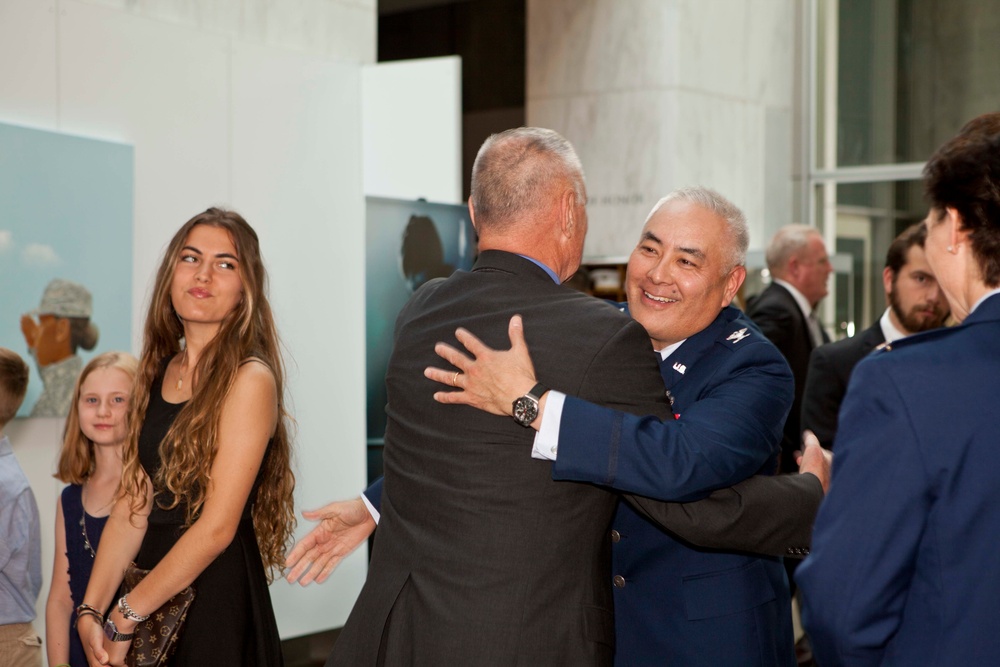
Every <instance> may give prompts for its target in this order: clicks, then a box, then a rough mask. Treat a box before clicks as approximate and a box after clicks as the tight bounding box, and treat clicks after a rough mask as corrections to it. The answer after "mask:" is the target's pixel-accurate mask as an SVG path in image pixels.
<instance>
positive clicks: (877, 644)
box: [795, 359, 946, 667]
mask: <svg viewBox="0 0 1000 667" xmlns="http://www.w3.org/2000/svg"><path fill="white" fill-rule="evenodd" d="M872 361H873V360H871V359H869V360H865V361H862V362H861V363H860V364H859V365H858V366H857V367H856V368H855V370H854V373H853V374H852V377H851V382H850V387H849V389H848V392H847V397H846V398H845V399H844V406H843V409H842V411H841V422H840V432H839V435H838V437H837V454H836V458H835V460H834V465H833V477H832V479H831V482H830V493H829V494H828V496H827V498H826V500H825V501H824V502H823V506H822V507H821V508H820V512H819V515H818V517H817V519H816V528H815V531H814V533H813V544H812V554H811V555H810V557H809V558H808V559H806V560H805V562H803V564H802V565H801V566H799V569H798V572H797V573H796V577H795V579H796V581H797V583H798V584H799V586H800V588H801V591H802V597H803V604H804V607H803V611H802V619H803V625H804V626H805V629H806V631H807V632H808V633H809V637H810V640H811V641H812V648H813V653H814V654H815V656H816V660H817V662H818V663H820V664H822V665H823V666H824V667H837V666H838V665H850V666H852V667H853V666H855V665H861V666H864V665H873V666H874V665H881V664H884V663H883V658H884V657H885V656H884V651H885V647H886V645H887V644H888V643H889V641H890V640H891V639H892V638H893V636H894V635H895V634H896V632H897V630H898V628H899V625H900V621H901V620H902V617H903V613H904V609H905V607H906V601H907V594H908V591H909V588H910V582H911V578H912V576H913V572H914V569H915V563H916V559H917V552H918V549H919V545H920V542H921V539H922V538H923V536H924V533H925V530H926V524H927V520H928V517H929V516H931V514H932V510H933V502H934V496H935V494H936V493H938V492H939V490H938V489H935V488H933V487H932V483H931V480H930V478H929V472H928V470H927V469H926V468H927V462H926V460H925V459H924V457H922V456H921V452H920V450H921V448H923V447H927V445H922V444H919V443H921V438H920V434H919V433H918V432H917V430H916V429H915V428H914V426H913V419H912V417H911V416H910V415H909V410H910V409H921V410H926V409H934V408H935V407H937V406H936V405H934V404H933V401H932V400H931V399H928V401H927V405H922V406H909V405H907V403H906V402H905V401H904V400H903V398H902V396H901V394H900V392H899V389H898V387H897V386H896V385H895V384H894V382H893V381H892V380H891V377H890V376H889V375H888V374H887V373H886V372H885V369H884V367H883V365H882V364H880V363H872ZM932 553H933V550H932ZM929 569H933V567H930V568H929ZM945 584H946V582H945Z"/></svg>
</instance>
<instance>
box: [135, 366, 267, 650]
mask: <svg viewBox="0 0 1000 667" xmlns="http://www.w3.org/2000/svg"><path fill="white" fill-rule="evenodd" d="M162 385H163V375H162V373H161V375H160V376H159V377H158V378H157V379H156V380H154V381H153V387H152V389H151V391H150V396H149V408H148V409H147V410H146V418H145V420H144V421H143V424H142V431H141V432H140V434H139V460H140V462H141V463H142V467H143V469H144V470H145V471H146V474H147V475H149V478H150V479H155V477H156V471H157V470H158V469H159V467H160V463H161V462H160V453H159V447H160V442H161V441H162V440H163V438H164V436H165V435H166V434H167V430H168V429H169V428H170V425H171V424H173V422H174V419H176V418H177V415H178V414H179V413H180V411H181V409H182V408H183V407H184V403H168V402H166V401H165V400H163V395H162ZM259 484H260V477H259V476H258V478H257V481H256V482H255V484H254V488H253V491H251V493H250V498H249V499H248V500H247V504H246V507H244V509H243V516H242V518H241V519H240V524H239V528H238V529H237V531H236V537H235V538H233V541H232V543H230V545H229V546H228V547H226V549H225V551H223V552H222V553H221V554H219V556H218V557H217V558H216V559H215V560H214V561H213V562H212V563H211V564H210V565H209V566H208V567H207V568H205V571H204V572H202V573H201V575H199V576H198V578H197V579H195V581H194V584H192V585H193V587H194V589H195V600H194V603H193V604H192V605H191V609H190V611H189V612H188V616H187V622H186V625H185V626H184V629H183V630H182V632H181V637H180V639H179V640H178V642H177V652H176V653H175V654H174V656H173V659H172V660H171V665H174V666H176V667H229V666H230V665H232V666H233V667H237V666H238V667H275V666H278V667H280V666H281V665H283V664H284V662H283V659H282V655H281V640H280V638H279V636H278V626H277V623H276V622H275V620H274V609H273V608H272V607H271V596H270V593H269V592H268V588H267V578H266V576H265V573H264V565H263V563H262V561H261V558H260V549H259V548H258V546H257V538H256V535H255V534H254V529H253V521H252V520H251V518H250V508H251V506H252V505H253V501H254V499H255V498H256V497H257V488H258V486H259ZM156 492H157V496H156V499H160V498H162V497H163V496H162V495H160V494H161V491H160V490H158V489H157V490H156ZM164 493H165V492H164ZM156 499H154V502H153V507H152V511H151V512H150V515H149V523H148V527H147V529H146V535H145V537H144V538H143V541H142V546H141V547H140V549H139V555H138V556H137V557H136V565H138V566H139V567H140V568H143V569H147V570H151V569H153V567H155V566H156V564H157V563H159V562H160V560H161V559H162V558H163V557H164V556H165V555H166V554H167V552H168V551H170V549H171V547H173V546H174V544H176V542H177V540H178V539H179V538H180V536H181V535H182V534H183V533H184V511H185V505H184V503H183V502H181V504H180V505H178V506H177V507H176V508H174V509H172V510H165V509H162V508H161V507H159V505H158V504H157V502H156ZM165 504H166V503H165Z"/></svg>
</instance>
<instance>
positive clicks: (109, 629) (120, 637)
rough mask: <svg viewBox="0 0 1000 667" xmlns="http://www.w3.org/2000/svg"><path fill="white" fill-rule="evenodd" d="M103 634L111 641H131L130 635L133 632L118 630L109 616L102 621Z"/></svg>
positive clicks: (133, 634)
mask: <svg viewBox="0 0 1000 667" xmlns="http://www.w3.org/2000/svg"><path fill="white" fill-rule="evenodd" d="M104 636H105V637H107V638H108V639H110V640H111V641H113V642H129V641H132V637H134V636H135V633H134V632H129V633H128V634H126V633H124V632H118V628H116V627H115V622H114V621H112V620H111V619H110V618H109V619H108V620H106V621H104Z"/></svg>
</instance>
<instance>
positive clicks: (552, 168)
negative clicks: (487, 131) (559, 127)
mask: <svg viewBox="0 0 1000 667" xmlns="http://www.w3.org/2000/svg"><path fill="white" fill-rule="evenodd" d="M563 180H565V181H568V182H569V183H570V184H571V185H572V187H573V190H574V193H575V195H576V201H577V203H578V204H581V205H582V204H585V203H586V186H585V183H584V178H583V166H582V165H581V164H580V158H579V157H577V155H576V151H575V150H573V146H572V144H570V143H569V141H567V140H566V139H565V138H564V137H563V136H562V135H560V134H559V133H558V132H555V131H553V130H547V129H545V128H540V127H519V128H517V129H513V130H507V131H505V132H501V133H499V134H494V135H492V136H490V137H489V138H488V139H487V140H486V141H485V142H483V145H482V146H481V147H480V149H479V154H478V155H476V161H475V163H474V164H473V166H472V188H471V190H472V206H473V209H474V210H475V215H476V224H477V225H485V226H490V227H492V228H493V229H499V228H501V227H504V226H507V225H508V224H509V223H512V222H515V221H516V220H517V219H518V218H519V217H521V216H522V215H525V214H527V213H529V212H532V211H535V210H538V209H539V208H541V207H544V206H546V205H548V203H549V202H550V201H551V197H552V196H553V194H554V189H553V188H554V187H557V186H558V185H559V184H560V181H563Z"/></svg>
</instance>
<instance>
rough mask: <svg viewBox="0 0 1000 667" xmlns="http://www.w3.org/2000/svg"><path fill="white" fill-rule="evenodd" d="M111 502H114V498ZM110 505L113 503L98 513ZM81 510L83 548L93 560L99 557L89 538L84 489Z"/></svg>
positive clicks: (98, 509)
mask: <svg viewBox="0 0 1000 667" xmlns="http://www.w3.org/2000/svg"><path fill="white" fill-rule="evenodd" d="M111 500H112V501H113V500H114V498H112V499H111ZM109 504H111V503H110V502H108V503H105V504H104V505H102V506H101V507H98V508H97V511H98V512H100V511H101V510H103V509H104V508H105V507H107V506H108V505H109ZM80 508H81V512H80V530H81V532H82V533H83V548H84V549H86V550H87V553H89V554H90V557H91V558H95V557H96V556H97V551H96V549H94V546H93V545H92V544H91V543H90V538H89V537H88V536H87V506H86V505H85V504H84V502H83V489H80Z"/></svg>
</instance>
